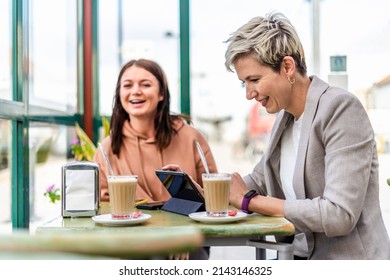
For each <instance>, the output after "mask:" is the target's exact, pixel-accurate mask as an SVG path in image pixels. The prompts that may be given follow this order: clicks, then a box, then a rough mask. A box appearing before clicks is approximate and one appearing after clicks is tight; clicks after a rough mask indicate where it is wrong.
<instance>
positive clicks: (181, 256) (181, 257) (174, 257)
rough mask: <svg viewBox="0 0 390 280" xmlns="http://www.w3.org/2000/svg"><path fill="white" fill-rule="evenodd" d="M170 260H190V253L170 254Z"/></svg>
mask: <svg viewBox="0 0 390 280" xmlns="http://www.w3.org/2000/svg"><path fill="white" fill-rule="evenodd" d="M168 259H169V260H189V259H190V253H181V254H170V255H169V257H168Z"/></svg>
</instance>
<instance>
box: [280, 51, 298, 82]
mask: <svg viewBox="0 0 390 280" xmlns="http://www.w3.org/2000/svg"><path fill="white" fill-rule="evenodd" d="M281 70H282V72H284V73H285V74H286V76H287V77H291V76H293V75H294V73H295V60H294V58H292V57H291V56H289V55H287V56H285V57H284V58H283V62H282V69H281Z"/></svg>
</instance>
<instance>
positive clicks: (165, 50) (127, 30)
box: [99, 0, 180, 115]
mask: <svg viewBox="0 0 390 280" xmlns="http://www.w3.org/2000/svg"><path fill="white" fill-rule="evenodd" d="M121 5H122V6H121ZM151 7H153V9H151ZM99 29H100V30H99V63H100V65H99V75H100V79H99V83H100V84H99V89H100V113H101V114H103V115H111V109H112V98H113V95H114V92H115V85H116V80H117V77H118V74H119V70H120V68H121V66H122V65H123V64H124V63H126V62H127V61H129V60H130V59H133V58H141V57H143V58H148V59H153V60H155V61H157V62H158V63H159V64H160V65H161V66H162V68H163V69H164V71H165V72H166V75H167V78H168V82H169V87H170V91H171V110H172V111H176V112H179V108H180V104H179V102H180V101H179V48H178V47H179V40H178V39H179V37H178V36H179V31H178V30H179V9H178V1H177V0H164V1H155V0H145V1H135V0H131V1H116V2H112V1H109V0H101V1H99ZM121 30H122V31H121Z"/></svg>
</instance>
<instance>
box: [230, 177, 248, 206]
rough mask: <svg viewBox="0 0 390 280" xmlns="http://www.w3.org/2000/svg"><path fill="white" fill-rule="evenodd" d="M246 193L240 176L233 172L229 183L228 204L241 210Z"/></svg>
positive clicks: (246, 190)
mask: <svg viewBox="0 0 390 280" xmlns="http://www.w3.org/2000/svg"><path fill="white" fill-rule="evenodd" d="M247 192H248V188H247V187H246V185H245V182H244V180H243V179H242V177H241V176H240V174H238V173H237V172H234V173H233V174H232V180H231V183H230V204H232V205H233V206H234V207H236V208H238V209H241V204H242V199H243V197H244V195H245V194H246V193H247Z"/></svg>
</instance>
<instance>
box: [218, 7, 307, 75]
mask: <svg viewBox="0 0 390 280" xmlns="http://www.w3.org/2000/svg"><path fill="white" fill-rule="evenodd" d="M226 43H228V47H227V50H226V53H225V66H226V69H227V70H229V71H232V72H233V67H234V64H235V62H236V61H237V59H239V58H240V57H244V56H247V55H252V56H253V57H255V58H256V59H258V61H259V63H261V64H263V65H267V66H269V67H271V68H272V69H273V70H274V71H277V72H279V71H280V66H281V63H282V61H283V58H284V57H285V56H291V57H292V58H293V59H294V61H295V64H296V66H297V70H298V72H299V73H300V74H301V75H306V72H307V69H306V62H305V54H304V51H303V47H302V43H301V41H300V39H299V37H298V34H297V32H296V30H295V28H294V26H293V25H292V24H291V22H290V21H289V19H287V18H286V17H285V16H284V15H283V14H282V13H278V12H273V13H270V14H268V15H266V16H265V17H255V18H253V19H251V20H250V21H249V22H248V23H246V24H244V25H243V26H241V27H240V28H239V29H238V30H237V31H236V32H234V33H233V34H232V35H231V37H230V38H229V39H228V40H227V41H226Z"/></svg>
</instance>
